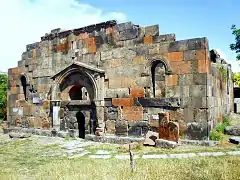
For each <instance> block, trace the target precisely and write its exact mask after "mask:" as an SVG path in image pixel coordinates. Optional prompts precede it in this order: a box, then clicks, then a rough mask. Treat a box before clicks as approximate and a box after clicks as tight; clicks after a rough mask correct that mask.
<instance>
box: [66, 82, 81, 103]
mask: <svg viewBox="0 0 240 180" xmlns="http://www.w3.org/2000/svg"><path fill="white" fill-rule="evenodd" d="M69 96H70V98H71V100H82V86H80V85H75V86H73V87H72V88H71V89H70V91H69Z"/></svg>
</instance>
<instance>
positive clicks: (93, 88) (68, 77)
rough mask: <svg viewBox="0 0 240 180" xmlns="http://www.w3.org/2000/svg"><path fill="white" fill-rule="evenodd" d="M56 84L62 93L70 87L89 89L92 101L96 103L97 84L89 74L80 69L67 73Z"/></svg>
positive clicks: (73, 69)
mask: <svg viewBox="0 0 240 180" xmlns="http://www.w3.org/2000/svg"><path fill="white" fill-rule="evenodd" d="M56 83H57V84H56V85H57V87H58V88H59V91H60V92H62V91H63V90H64V89H66V88H67V87H68V86H71V85H76V86H82V87H85V88H86V89H87V91H88V95H89V99H90V100H91V101H94V100H95V99H96V98H97V84H96V82H95V80H94V78H93V77H92V75H91V74H89V73H88V72H83V71H81V70H80V69H78V68H72V69H70V70H68V71H66V72H65V73H64V74H62V75H61V76H60V77H59V78H58V79H57V82H56Z"/></svg>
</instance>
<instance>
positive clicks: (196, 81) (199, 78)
mask: <svg viewBox="0 0 240 180" xmlns="http://www.w3.org/2000/svg"><path fill="white" fill-rule="evenodd" d="M193 85H207V73H195V74H193Z"/></svg>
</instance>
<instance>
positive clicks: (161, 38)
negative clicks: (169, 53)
mask: <svg viewBox="0 0 240 180" xmlns="http://www.w3.org/2000/svg"><path fill="white" fill-rule="evenodd" d="M175 40H176V35H175V34H164V35H160V36H155V37H154V38H153V43H161V42H174V41H175Z"/></svg>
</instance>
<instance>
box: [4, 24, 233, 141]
mask: <svg viewBox="0 0 240 180" xmlns="http://www.w3.org/2000/svg"><path fill="white" fill-rule="evenodd" d="M8 75H9V85H8V122H9V126H18V127H24V128H42V129H55V130H57V131H58V130H62V131H70V130H71V131H72V130H75V131H77V132H78V133H79V137H81V138H84V137H85V134H98V135H113V134H115V135H118V136H142V135H145V134H146V132H147V131H148V130H152V131H155V132H158V128H159V117H158V113H163V112H168V113H169V118H170V121H174V122H177V123H178V125H179V130H180V137H181V138H186V139H206V138H207V137H208V135H209V132H210V131H211V129H212V128H214V127H215V126H216V123H217V122H221V121H222V119H223V116H224V115H226V114H228V113H229V112H231V111H232V110H233V82H232V78H231V77H232V71H231V66H230V65H229V64H227V63H226V61H225V60H223V59H222V58H221V57H220V56H219V54H218V53H217V52H216V51H215V50H212V51H209V45H208V40H207V38H205V37H203V38H195V39H186V40H179V41H176V37H175V34H164V35H159V26H158V25H153V26H147V27H140V26H138V25H135V24H133V23H131V22H127V23H121V24H117V23H116V21H114V20H113V21H107V22H103V23H99V24H95V25H90V26H87V27H83V28H79V29H73V30H67V31H61V29H54V30H52V31H51V32H50V33H48V34H46V35H45V36H43V37H41V41H40V42H36V43H34V44H29V45H27V47H26V52H23V54H22V58H21V60H20V61H18V66H17V67H15V68H11V69H9V71H8Z"/></svg>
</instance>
